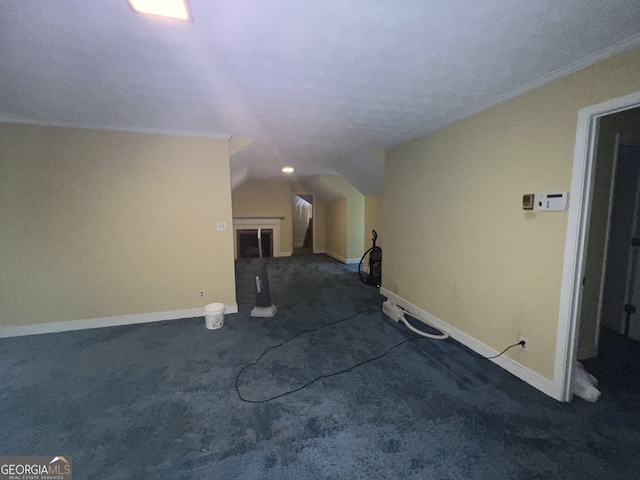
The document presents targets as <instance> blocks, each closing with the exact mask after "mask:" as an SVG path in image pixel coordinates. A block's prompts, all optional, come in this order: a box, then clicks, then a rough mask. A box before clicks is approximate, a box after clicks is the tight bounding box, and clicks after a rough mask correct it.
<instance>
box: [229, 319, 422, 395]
mask: <svg viewBox="0 0 640 480" xmlns="http://www.w3.org/2000/svg"><path fill="white" fill-rule="evenodd" d="M377 311H379V310H377V309H376V310H361V311H359V312H356V313H354V314H353V315H351V316H349V317H346V318H341V319H340V320H336V321H334V322H330V323H327V324H325V325H323V326H321V327H318V328H309V329H306V330H301V331H299V332H298V333H296V334H295V335H294V336H292V337H289V338H287V339H286V340H284V341H283V342H280V343H278V344H277V345H272V346H270V347H267V348H266V349H265V350H264V351H263V352H262V353H261V354H260V355H259V356H258V358H257V359H256V360H255V361H254V362H252V363H248V364H247V365H245V366H244V367H242V369H241V370H240V371H239V372H238V374H237V375H236V381H235V388H236V393H237V394H238V398H239V399H240V400H242V401H243V402H247V403H267V402H270V401H272V400H275V399H276V398H281V397H284V396H285V395H289V394H291V393H295V392H299V391H300V390H302V389H304V388H307V387H308V386H309V385H311V384H313V383H315V382H317V381H318V380H321V379H323V378H329V377H335V376H337V375H342V374H343V373H347V372H350V371H351V370H355V369H356V368H358V367H361V366H362V365H365V364H367V363H369V362H373V361H374V360H378V359H380V358H382V357H384V356H385V355H387V354H388V353H389V352H391V351H392V350H393V349H394V348H398V347H399V346H401V345H404V344H405V343H407V342H410V341H412V340H417V339H419V338H422V337H419V336H416V337H412V338H408V339H406V340H403V341H402V342H399V343H396V344H395V345H393V346H391V347H390V348H389V349H388V350H387V351H385V352H384V353H382V354H380V355H378V356H376V357H372V358H369V359H367V360H365V361H363V362H360V363H358V364H356V365H353V366H351V367H349V368H345V369H344V370H339V371H337V372H333V373H328V374H326V375H320V376H319V377H316V378H314V379H313V380H311V381H309V382H307V383H305V384H304V385H302V386H301V387H298V388H295V389H293V390H288V391H286V392H284V393H280V394H278V395H274V396H273V397H269V398H265V399H264V400H251V399H248V398H245V397H243V396H242V394H241V393H240V388H239V386H238V382H239V380H240V375H242V372H244V371H245V370H247V369H248V368H251V367H253V366H254V365H257V364H258V363H259V362H260V360H261V359H262V357H264V356H265V355H266V353H267V352H268V351H269V350H273V349H276V348H279V347H281V346H282V345H284V344H285V343H287V342H290V341H291V340H293V339H294V338H296V337H298V336H300V335H302V334H303V333H309V332H317V331H319V330H322V329H323V328H327V327H330V326H332V325H336V324H338V323H341V322H345V321H347V320H351V319H352V318H355V317H357V316H358V315H361V314H363V313H370V312H377Z"/></svg>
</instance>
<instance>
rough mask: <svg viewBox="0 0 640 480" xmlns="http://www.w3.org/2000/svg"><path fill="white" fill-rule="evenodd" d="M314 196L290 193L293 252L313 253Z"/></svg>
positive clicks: (295, 253)
mask: <svg viewBox="0 0 640 480" xmlns="http://www.w3.org/2000/svg"><path fill="white" fill-rule="evenodd" d="M313 204H314V196H313V194H305V193H294V194H292V195H291V210H292V216H291V219H292V224H293V226H292V230H293V254H294V255H304V254H312V253H313V236H314V228H313V227H314V206H313Z"/></svg>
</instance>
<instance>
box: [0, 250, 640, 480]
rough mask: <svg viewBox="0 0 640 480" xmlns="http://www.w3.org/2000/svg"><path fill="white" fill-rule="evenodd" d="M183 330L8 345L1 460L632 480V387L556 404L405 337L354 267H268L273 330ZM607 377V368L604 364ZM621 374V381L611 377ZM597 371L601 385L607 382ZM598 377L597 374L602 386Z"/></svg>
mask: <svg viewBox="0 0 640 480" xmlns="http://www.w3.org/2000/svg"><path fill="white" fill-rule="evenodd" d="M247 266H248V263H247V262H244V261H240V262H238V263H237V264H236V269H237V275H238V278H239V281H238V303H239V305H240V313H239V314H237V315H229V316H227V317H226V319H225V325H224V327H223V328H222V329H220V330H215V331H208V330H206V329H205V328H204V320H203V319H202V318H200V319H188V320H181V321H169V322H160V323H155V324H145V325H134V326H127V327H114V328H105V329H95V330H85V331H78V332H68V333H58V334H50V335H40V336H32V337H22V338H10V339H3V340H0V371H1V377H2V378H1V383H0V432H1V434H0V454H2V455H9V454H13V455H69V456H71V457H72V458H73V465H74V478H75V479H78V480H80V479H92V480H97V479H107V478H109V479H114V478H126V479H129V478H132V479H203V478H211V479H234V478H238V479H296V480H300V479H321V478H332V479H338V478H340V479H342V478H345V479H347V478H348V479H382V478H388V479H405V478H406V479H409V478H412V479H492V480H495V479H503V478H504V479H563V480H565V479H592V478H593V479H609V478H619V479H623V478H629V479H630V478H638V471H640V458H639V456H638V450H637V448H638V445H640V415H639V413H640V407H639V406H640V396H639V394H638V388H637V385H635V386H628V387H624V386H623V385H621V384H616V386H615V388H609V387H608V386H607V384H606V381H605V379H604V378H602V375H600V377H601V378H600V379H601V381H602V390H603V395H602V397H601V399H600V401H599V402H598V403H595V404H590V403H587V402H585V401H582V400H580V399H576V400H574V402H573V403H571V404H561V403H559V402H556V401H554V400H552V399H550V398H548V397H546V396H545V395H543V394H541V393H539V392H538V391H536V390H534V389H533V388H531V387H529V386H528V385H526V384H524V383H523V382H521V381H520V380H518V379H517V378H515V377H513V376H511V375H510V374H508V373H506V372H505V371H503V370H501V369H500V368H499V367H497V366H495V365H493V364H492V363H490V362H488V361H486V360H482V359H479V358H476V357H474V356H473V355H471V354H470V353H469V351H468V350H466V349H465V348H464V347H462V346H460V345H459V344H457V343H456V342H454V341H450V340H449V341H446V342H437V341H433V340H426V339H425V340H415V341H411V342H408V343H405V344H404V345H402V346H400V347H398V348H396V349H394V350H392V351H391V353H389V354H388V355H386V356H385V357H383V358H381V359H379V360H376V361H374V362H371V363H368V364H366V365H364V366H362V367H360V368H357V369H355V370H352V371H350V372H349V373H346V374H344V375H340V376H335V377H331V378H327V379H323V380H321V381H318V382H316V383H314V384H312V385H311V386H309V387H308V388H306V389H304V390H302V391H300V392H298V393H294V394H291V395H288V396H285V397H282V398H280V399H277V400H275V401H273V402H269V403H266V404H259V405H256V404H249V403H244V402H242V401H241V400H240V399H239V398H238V396H237V395H236V391H235V388H234V382H235V377H236V374H237V373H238V371H239V370H240V369H241V368H242V366H243V365H245V364H247V363H250V362H252V361H254V360H255V359H256V358H257V357H258V356H259V355H260V353H262V352H263V351H264V350H265V348H267V347H269V346H270V345H274V344H277V343H279V342H281V341H283V340H285V339H286V338H288V337H290V336H292V335H294V334H296V333H297V332H299V331H300V330H304V329H309V328H316V327H320V326H322V325H324V324H326V323H329V322H331V321H334V320H337V319H340V318H344V317H347V316H350V315H352V314H353V313H355V312H357V311H360V310H374V311H370V312H369V313H365V314H362V315H359V316H357V317H355V318H353V319H351V320H347V321H345V322H341V323H338V324H336V325H333V326H330V327H327V328H325V329H322V330H320V331H317V332H310V333H305V334H303V335H300V336H299V337H297V338H296V339H294V340H292V341H291V342H289V343H287V344H286V345H284V346H283V347H281V348H279V349H276V350H271V351H269V352H268V353H267V354H266V355H265V356H264V357H263V358H262V360H261V363H260V364H258V365H257V366H255V367H252V368H251V369H249V370H247V371H245V372H244V374H243V376H242V377H241V378H240V382H239V383H240V391H241V393H242V395H244V396H245V397H247V398H251V399H255V400H259V399H263V398H266V397H269V396H273V395H278V394H280V393H282V392H284V391H286V390H288V389H293V388H297V387H299V386H300V385H302V384H304V383H306V382H308V381H310V380H312V379H313V378H315V377H317V376H319V375H323V374H328V373H331V372H333V371H336V370H341V369H345V368H348V367H350V366H352V365H354V364H356V363H358V362H362V361H363V360H366V359H367V358H370V357H373V356H376V355H379V354H380V353H382V352H384V351H386V350H387V349H388V348H389V347H391V346H392V345H394V344H396V343H398V342H401V341H403V340H406V339H407V338H410V337H411V336H412V335H411V334H410V333H409V332H407V331H406V330H404V329H402V328H400V326H399V325H398V324H395V323H393V322H391V321H390V320H388V319H387V318H386V317H385V316H384V315H383V314H382V313H381V312H380V311H379V304H380V303H381V301H382V300H383V298H382V297H381V296H380V295H379V294H378V293H377V291H376V290H375V289H374V288H372V287H367V286H365V285H362V284H361V283H360V282H359V281H358V280H357V277H356V275H357V274H356V273H355V272H354V268H353V267H346V266H344V265H341V264H338V263H336V262H333V261H332V260H330V259H329V258H328V257H325V256H294V257H292V258H287V259H271V260H269V274H270V277H271V287H272V293H273V296H274V299H275V300H276V302H283V306H282V307H281V308H280V310H279V311H278V313H277V315H276V317H274V318H272V319H254V318H249V316H248V315H249V311H250V308H251V306H252V303H253V298H252V294H251V289H250V281H249V279H248V278H247V276H246V273H245V272H246V268H247ZM603 368H605V367H603ZM614 368H615V367H614ZM600 373H601V374H602V372H600ZM596 374H598V372H596Z"/></svg>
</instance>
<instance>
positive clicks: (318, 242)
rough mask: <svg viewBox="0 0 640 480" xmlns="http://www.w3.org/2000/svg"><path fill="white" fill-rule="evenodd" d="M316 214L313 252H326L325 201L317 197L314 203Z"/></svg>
mask: <svg viewBox="0 0 640 480" xmlns="http://www.w3.org/2000/svg"><path fill="white" fill-rule="evenodd" d="M313 211H314V215H315V217H316V218H315V223H314V228H315V230H314V232H313V253H324V251H325V235H326V234H325V202H323V201H322V200H319V199H318V196H316V198H315V202H314V204H313Z"/></svg>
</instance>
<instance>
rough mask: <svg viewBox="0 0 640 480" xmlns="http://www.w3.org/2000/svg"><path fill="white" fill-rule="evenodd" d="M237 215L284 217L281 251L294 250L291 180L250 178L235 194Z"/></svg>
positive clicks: (289, 253) (233, 198)
mask: <svg viewBox="0 0 640 480" xmlns="http://www.w3.org/2000/svg"><path fill="white" fill-rule="evenodd" d="M232 200H233V216H234V217H283V219H282V220H280V254H282V255H291V253H292V252H293V231H292V219H291V215H292V212H291V187H290V185H289V181H288V180H247V181H246V182H245V183H243V184H242V185H240V186H239V187H238V188H236V189H235V190H234V191H233V193H232Z"/></svg>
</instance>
